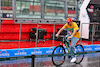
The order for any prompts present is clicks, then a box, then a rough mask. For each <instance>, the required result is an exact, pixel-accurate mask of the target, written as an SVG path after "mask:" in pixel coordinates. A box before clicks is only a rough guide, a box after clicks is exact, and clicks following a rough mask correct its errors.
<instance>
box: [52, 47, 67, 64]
mask: <svg viewBox="0 0 100 67" xmlns="http://www.w3.org/2000/svg"><path fill="white" fill-rule="evenodd" d="M65 53H66V52H65V49H64V47H63V46H61V45H59V46H57V47H55V49H54V50H53V52H52V55H54V54H65ZM64 61H65V56H55V57H52V63H53V64H54V65H55V66H60V65H62V64H63V63H64Z"/></svg>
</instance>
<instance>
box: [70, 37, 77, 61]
mask: <svg viewBox="0 0 100 67" xmlns="http://www.w3.org/2000/svg"><path fill="white" fill-rule="evenodd" d="M78 40H79V38H75V37H72V38H71V49H70V53H72V54H74V53H76V50H75V45H76V43H77V42H78ZM71 57H72V60H71V62H75V61H76V60H75V61H74V60H73V59H75V58H74V57H75V55H73V56H71Z"/></svg>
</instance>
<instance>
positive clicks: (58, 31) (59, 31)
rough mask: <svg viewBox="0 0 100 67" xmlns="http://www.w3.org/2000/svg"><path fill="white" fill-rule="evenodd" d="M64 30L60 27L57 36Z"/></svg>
mask: <svg viewBox="0 0 100 67" xmlns="http://www.w3.org/2000/svg"><path fill="white" fill-rule="evenodd" d="M63 30H64V28H63V27H62V28H61V29H60V30H59V31H58V33H57V34H58V35H59V34H60V33H61V32H62V31H63Z"/></svg>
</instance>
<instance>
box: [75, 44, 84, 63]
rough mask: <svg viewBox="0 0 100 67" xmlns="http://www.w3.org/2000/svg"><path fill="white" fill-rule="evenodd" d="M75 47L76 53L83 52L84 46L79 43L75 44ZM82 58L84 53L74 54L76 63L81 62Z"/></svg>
mask: <svg viewBox="0 0 100 67" xmlns="http://www.w3.org/2000/svg"><path fill="white" fill-rule="evenodd" d="M75 48H76V53H79V52H84V47H83V46H82V45H80V44H78V45H76V46H75ZM83 59H84V54H82V55H78V54H77V55H76V62H75V63H76V64H80V63H81V62H82V60H83Z"/></svg>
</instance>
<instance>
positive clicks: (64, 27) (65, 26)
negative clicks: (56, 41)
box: [56, 23, 67, 37]
mask: <svg viewBox="0 0 100 67" xmlns="http://www.w3.org/2000/svg"><path fill="white" fill-rule="evenodd" d="M66 28H67V23H66V24H65V25H64V26H63V27H62V28H61V29H60V30H59V31H58V33H57V34H56V37H58V36H59V34H60V33H61V32H62V31H63V30H64V29H66Z"/></svg>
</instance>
